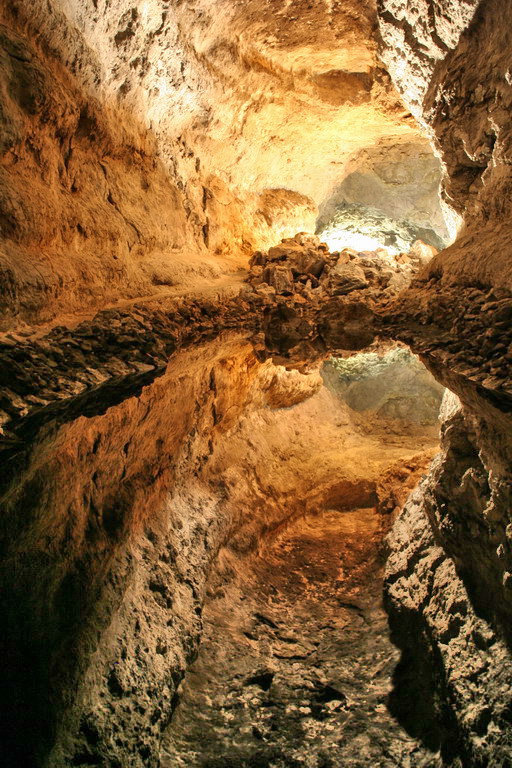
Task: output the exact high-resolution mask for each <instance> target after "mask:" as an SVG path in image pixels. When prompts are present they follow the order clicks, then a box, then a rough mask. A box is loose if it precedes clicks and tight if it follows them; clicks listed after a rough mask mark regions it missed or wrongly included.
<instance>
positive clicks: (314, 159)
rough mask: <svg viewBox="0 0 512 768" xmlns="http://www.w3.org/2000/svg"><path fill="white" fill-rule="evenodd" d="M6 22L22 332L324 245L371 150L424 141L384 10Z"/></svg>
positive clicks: (220, 6) (202, 6)
mask: <svg viewBox="0 0 512 768" xmlns="http://www.w3.org/2000/svg"><path fill="white" fill-rule="evenodd" d="M299 17H300V24H298V23H297V20H298V18H299ZM1 22H3V23H2V28H1V30H2V31H1V34H2V58H1V61H0V68H1V71H2V74H3V77H2V88H1V91H0V103H1V117H0V121H1V123H0V124H1V128H2V145H1V147H0V153H1V158H2V163H1V173H2V176H1V177H0V211H1V213H0V216H1V226H2V241H1V252H0V265H1V271H0V285H1V286H2V289H3V290H2V294H3V298H2V302H3V307H2V310H3V312H2V314H3V320H2V322H3V326H4V327H9V326H10V325H12V323H13V322H14V323H18V324H19V323H20V322H22V321H28V322H33V321H38V322H39V321H41V320H43V321H44V320H46V319H48V318H51V317H53V316H55V315H60V314H62V313H63V312H69V311H76V310H77V309H80V308H83V307H84V306H89V307H90V306H92V307H98V306H102V305H104V304H105V302H108V301H112V300H115V299H118V298H122V297H134V296H144V295H151V294H155V293H160V294H161V293H162V292H166V291H168V289H169V286H173V285H179V286H180V287H181V289H183V288H184V287H187V286H191V285H195V286H197V285H198V284H200V283H201V281H205V280H209V281H210V282H211V281H212V280H214V279H215V278H216V277H218V276H219V274H220V272H221V271H224V272H226V271H228V272H229V271H230V270H233V269H236V268H237V267H238V266H240V264H241V263H242V261H241V259H242V257H245V258H246V257H247V255H248V253H249V252H250V248H251V245H252V246H262V247H263V246H265V247H268V246H269V245H270V244H271V243H272V242H275V241H276V240H277V239H279V237H283V236H290V235H292V234H293V233H294V232H296V231H297V230H299V229H307V228H309V229H310V230H311V231H312V230H313V229H314V224H315V216H316V206H317V204H318V203H320V202H321V201H322V200H323V199H324V197H326V196H327V195H328V194H329V191H330V189H331V187H332V186H334V185H335V184H336V183H338V182H339V180H340V179H341V178H343V175H344V169H345V165H346V163H347V162H348V160H349V158H350V156H351V155H352V154H353V153H357V152H358V151H359V150H360V149H361V148H363V147H365V146H367V145H368V144H372V143H374V142H375V141H377V140H379V139H380V138H382V137H386V139H387V141H388V142H390V141H392V140H393V139H394V138H405V137H412V138H414V137H416V136H417V135H418V130H417V128H416V126H415V125H414V123H413V122H412V121H411V120H410V119H406V117H404V111H403V108H402V106H401V105H400V103H399V102H398V99H397V96H396V94H395V92H394V89H393V88H392V86H391V85H390V82H389V77H388V76H387V75H386V73H385V72H384V71H383V69H382V67H381V66H380V64H379V63H378V60H377V57H376V16H375V10H374V8H373V4H372V3H367V2H364V1H362V2H360V3H358V4H356V5H355V6H354V4H353V3H348V2H343V3H336V4H335V5H334V6H332V7H331V4H329V3H325V4H324V3H320V4H315V5H313V4H310V3H306V2H301V3H300V4H299V7H297V8H295V7H294V8H292V7H291V6H290V7H287V6H285V7H284V8H283V7H282V4H281V3H280V2H276V3H274V4H273V5H272V4H270V5H268V4H263V3H261V2H260V1H259V0H251V2H249V3H244V4H236V3H232V2H230V1H228V0H224V2H222V3H215V4H211V3H210V2H209V1H208V0H194V2H191V3H178V2H175V3H174V2H173V3H168V2H164V0H147V2H145V3H143V4H140V3H139V4H137V3H131V2H128V0H116V2H113V3H110V2H109V3H106V2H103V0H100V1H99V2H97V1H96V0H86V2H82V0H80V2H74V0H51V2H46V0H44V2H43V0H37V1H36V2H34V3H31V5H30V8H28V6H27V5H26V3H25V2H22V1H21V0H9V1H8V2H7V3H5V4H4V5H3V7H2V9H1V12H0V23H1ZM354 124H359V125H360V126H364V130H362V129H361V130H359V131H357V132H354V131H353V130H352V126H353V125H354ZM313 134H314V135H315V136H316V139H315V141H314V142H312V141H311V136H312V135H313Z"/></svg>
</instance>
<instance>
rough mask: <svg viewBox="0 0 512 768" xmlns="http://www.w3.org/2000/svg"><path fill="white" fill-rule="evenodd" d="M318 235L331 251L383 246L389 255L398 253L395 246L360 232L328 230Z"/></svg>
mask: <svg viewBox="0 0 512 768" xmlns="http://www.w3.org/2000/svg"><path fill="white" fill-rule="evenodd" d="M320 237H321V239H322V240H323V242H324V243H327V245H328V246H329V249H330V250H331V251H341V250H343V248H353V249H354V250H355V251H376V250H377V249H379V248H385V249H386V250H387V252H388V253H389V254H391V255H396V254H397V253H398V250H397V249H396V248H393V247H391V246H385V245H384V244H383V243H381V242H379V241H378V240H377V239H376V238H374V237H370V236H369V235H363V234H361V233H360V232H350V231H349V230H348V229H334V230H330V231H329V233H328V234H324V233H322V234H321V235H320Z"/></svg>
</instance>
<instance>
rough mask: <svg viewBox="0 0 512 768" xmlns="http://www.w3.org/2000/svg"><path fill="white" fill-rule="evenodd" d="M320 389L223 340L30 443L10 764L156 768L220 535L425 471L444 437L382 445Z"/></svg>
mask: <svg viewBox="0 0 512 768" xmlns="http://www.w3.org/2000/svg"><path fill="white" fill-rule="evenodd" d="M320 388H321V379H320V377H319V376H318V374H309V375H301V374H299V373H297V371H291V372H289V373H287V372H286V371H284V369H281V368H277V367H275V366H273V365H272V364H271V363H264V364H261V363H258V361H257V359H256V357H255V355H254V352H253V350H252V347H251V346H250V345H248V344H247V343H246V342H244V341H243V340H242V339H240V338H239V337H235V338H231V339H229V338H227V339H224V340H222V339H221V340H219V341H216V342H210V343H208V344H205V345H203V346H196V347H194V348H193V349H191V350H188V351H187V350H184V351H182V352H181V353H180V354H179V355H176V356H175V358H174V359H173V361H171V363H170V364H169V366H168V367H167V369H166V371H165V372H164V373H163V374H162V375H161V376H160V377H159V378H158V379H157V380H155V381H154V382H153V383H152V384H151V385H150V386H146V387H145V388H144V389H142V392H141V393H140V394H139V395H138V396H135V397H134V396H131V397H129V396H126V395H125V399H124V400H123V402H121V403H119V404H117V405H115V406H113V407H110V408H109V409H108V410H107V412H106V413H104V414H103V415H93V416H92V415H91V416H89V418H84V417H81V418H76V417H75V419H74V420H73V421H72V422H69V423H64V424H62V425H60V426H59V422H58V420H57V421H53V422H52V421H48V422H46V423H45V424H44V426H43V427H42V429H41V431H40V433H39V435H38V437H37V440H33V441H32V442H30V443H27V444H26V445H24V446H23V450H21V447H20V446H19V445H17V446H16V450H15V452H14V454H13V455H12V456H11V459H10V463H9V469H10V472H9V477H8V478H5V479H4V482H5V481H6V480H7V479H8V480H9V482H8V484H7V487H5V488H4V489H3V491H2V511H3V515H4V518H3V519H4V520H6V519H9V521H10V522H9V526H8V527H6V528H4V529H3V531H2V541H1V546H2V569H1V581H2V585H3V589H2V599H1V601H0V609H1V613H2V625H3V626H4V627H5V631H4V633H3V636H2V654H3V658H4V659H5V661H6V663H5V666H4V674H3V683H2V702H1V703H2V708H3V709H4V711H6V710H7V708H8V709H9V716H8V717H6V718H4V719H3V720H2V732H1V740H0V741H1V745H2V750H3V754H2V760H3V764H5V765H13V766H16V767H17V768H18V767H19V766H24V765H27V766H29V765H33V764H34V761H36V763H37V764H41V765H51V766H56V767H58V768H60V766H64V765H66V766H67V765H79V766H80V765H91V764H95V763H99V764H101V765H105V766H115V765H119V764H121V765H130V766H149V765H157V764H158V759H157V755H158V748H159V743H160V739H161V734H162V730H163V729H164V728H165V726H166V723H167V720H168V717H169V716H170V714H171V712H172V708H173V703H174V695H175V693H176V688H177V684H178V683H179V680H180V678H181V677H182V675H183V673H184V670H185V668H186V666H187V664H188V663H190V661H191V660H192V658H193V657H194V654H195V651H196V648H197V641H198V639H199V635H200V632H201V628H202V624H201V606H202V601H203V598H204V589H205V583H206V578H207V576H208V574H209V572H210V569H211V566H212V563H213V561H214V559H215V556H216V553H217V551H218V549H219V547H220V546H221V545H222V544H226V543H227V542H228V541H229V542H230V544H229V546H230V547H231V549H232V550H233V551H235V552H239V553H244V552H245V553H248V552H251V551H252V550H254V548H255V547H256V546H257V545H258V541H259V538H260V536H261V534H262V532H264V531H267V532H268V531H272V530H274V529H276V528H278V527H279V526H280V525H282V524H283V522H284V521H286V520H287V519H292V518H294V517H297V516H300V515H303V514H304V513H305V512H308V511H313V510H315V509H318V508H319V507H322V506H325V505H329V507H331V508H345V507H351V506H354V505H358V504H361V503H364V504H372V503H375V502H376V501H377V500H379V499H382V500H384V499H385V498H387V496H388V495H389V490H390V488H389V486H391V487H392V486H393V485H394V484H396V483H393V481H392V477H391V476H392V475H393V473H396V472H398V474H399V472H400V467H401V466H402V463H403V459H404V458H405V459H406V460H407V462H408V465H409V469H406V470H405V474H406V477H409V476H410V475H411V472H415V471H416V472H417V471H418V469H421V468H423V467H424V466H425V462H426V460H427V459H428V455H429V451H430V450H431V447H432V437H431V436H428V437H426V438H425V439H424V440H423V441H422V445H421V446H420V445H419V443H418V438H417V436H416V437H414V438H410V439H409V442H408V444H407V446H404V445H403V444H396V443H395V442H394V441H393V440H391V441H390V444H389V446H388V447H387V449H386V451H385V453H383V447H382V444H381V443H380V442H379V440H378V439H377V440H376V439H374V438H371V437H368V436H366V435H364V434H361V433H358V432H356V431H355V430H354V429H353V428H352V427H351V425H350V419H349V417H348V416H347V413H346V412H345V411H343V409H340V408H341V407H340V405H339V404H338V406H337V407H335V402H334V400H332V396H330V395H329V393H328V392H327V391H326V390H325V388H322V389H320ZM97 397H98V398H101V392H99V393H98V394H97ZM329 398H331V399H329ZM301 401H305V402H303V403H301ZM292 405H295V408H291V407H290V406H292ZM328 445H331V446H332V448H331V449H330V450H329V451H326V446H328ZM342 446H343V451H341V450H340V448H341V447H342ZM418 449H420V452H419V453H418ZM363 457H364V458H363ZM402 479H405V478H402ZM382 508H383V509H387V508H388V507H387V506H386V505H384V504H383V506H382ZM256 512H257V514H255V513H256ZM35 577H36V578H35ZM20 731H23V732H26V736H25V738H24V739H23V740H21V741H20V739H19V733H20Z"/></svg>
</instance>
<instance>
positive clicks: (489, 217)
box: [379, 0, 512, 291]
mask: <svg viewBox="0 0 512 768" xmlns="http://www.w3.org/2000/svg"><path fill="white" fill-rule="evenodd" d="M511 13H512V10H511V8H510V6H509V5H508V4H507V3H502V2H500V0H491V2H476V0H458V1H457V2H449V1H448V0H447V1H446V2H442V3H437V2H433V0H425V2H422V3H420V4H418V3H415V2H407V0H405V1H404V2H401V3H395V2H392V1H391V0H381V2H380V3H379V19H380V21H379V24H380V30H381V35H382V40H383V48H382V56H383V58H384V61H385V62H386V64H387V66H388V68H389V72H390V74H391V76H392V78H393V81H394V82H395V84H396V85H397V87H398V89H399V90H400V92H401V93H402V96H403V97H404V99H405V101H406V103H407V104H408V106H409V107H410V108H411V109H412V110H413V111H414V114H415V115H416V117H417V118H418V119H419V120H420V121H421V122H423V123H424V124H425V125H426V126H427V127H428V129H429V131H430V135H431V138H432V140H433V141H434V142H435V146H436V149H437V151H438V153H439V155H440V157H441V160H442V163H443V167H444V171H445V178H444V198H445V200H446V202H447V204H448V205H449V206H450V207H451V208H452V209H453V210H454V211H455V212H456V214H457V215H458V216H459V217H460V220H464V222H465V223H464V228H463V230H462V232H461V234H460V237H459V238H458V240H457V241H456V242H455V243H454V244H453V245H452V246H451V247H450V248H448V249H446V251H444V252H443V253H442V254H440V255H439V256H438V257H437V259H435V260H434V261H433V263H432V265H431V266H430V269H429V274H431V275H432V274H441V275H442V279H443V282H446V283H449V282H452V283H453V282H464V283H465V284H473V285H475V284H476V285H483V286H488V287H491V286H492V287H494V288H497V289H505V290H507V291H510V290H511V288H512V281H511V263H512V260H511V258H510V249H511V232H510V207H509V206H510V184H511V176H510V153H511V151H512V142H511V136H510V121H509V114H510V104H511V100H512V80H511V78H510V69H509V65H510V61H509V59H510V56H509V52H510V45H511V41H510V26H511V24H510V22H511V16H510V14H511Z"/></svg>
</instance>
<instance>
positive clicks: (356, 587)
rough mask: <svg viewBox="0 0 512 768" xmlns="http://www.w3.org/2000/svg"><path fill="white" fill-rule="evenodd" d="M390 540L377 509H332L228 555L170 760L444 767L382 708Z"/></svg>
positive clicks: (165, 752)
mask: <svg viewBox="0 0 512 768" xmlns="http://www.w3.org/2000/svg"><path fill="white" fill-rule="evenodd" d="M381 541H382V530H381V518H379V516H378V515H377V514H376V513H375V512H374V510H373V509H359V510H354V511H351V512H341V513H340V512H329V511H326V512H323V513H321V514H319V515H315V516H310V517H308V518H306V519H302V520H300V521H298V522H296V523H294V524H293V525H292V526H291V527H289V528H288V529H287V530H286V531H284V532H282V533H281V534H280V536H278V537H277V538H276V539H274V541H273V542H272V543H271V544H269V545H267V546H266V547H265V549H264V551H262V552H261V553H260V555H259V556H254V557H253V558H250V559H249V560H245V561H243V564H241V561H234V560H233V559H232V557H231V556H228V555H227V554H226V553H225V554H224V555H223V556H222V557H221V563H222V564H223V565H222V566H221V568H220V571H222V573H221V574H220V575H219V576H218V582H217V583H216V584H215V585H213V586H212V589H211V595H210V600H209V602H208V603H207V606H206V608H205V613H204V619H205V633H204V638H203V642H202V645H201V648H200V652H199V656H198V658H197V660H196V662H195V664H194V665H193V667H192V668H191V670H190V671H189V673H188V674H187V677H186V679H185V681H184V684H183V687H182V692H181V698H180V704H179V706H178V708H177V710H176V712H175V714H174V717H173V720H172V722H171V724H170V726H169V728H168V730H167V733H166V735H165V738H164V742H163V749H162V762H161V766H162V768H171V767H172V768H178V767H180V768H181V767H183V768H246V767H247V768H330V767H331V766H332V767H333V768H334V766H336V767H337V768H338V767H341V766H343V768H352V767H354V768H355V766H358V767H359V766H360V767H361V768H363V767H364V768H373V767H374V766H382V767H383V768H384V767H386V768H388V767H389V768H391V766H400V768H407V767H409V768H416V767H420V766H421V767H422V768H427V767H428V768H434V766H438V765H439V759H438V757H437V755H433V754H432V753H429V752H427V751H426V750H425V749H424V748H423V747H422V746H421V745H420V744H419V743H418V742H416V741H415V740H414V739H412V738H410V737H409V736H408V735H407V734H406V732H405V731H404V730H403V729H402V728H401V726H400V725H399V723H398V722H396V721H395V720H394V719H393V718H392V717H391V715H390V714H389V712H388V710H387V707H386V700H387V696H388V693H389V691H390V688H391V678H392V674H393V670H394V668H395V666H396V664H397V661H398V651H397V650H396V649H395V647H394V646H393V645H392V644H391V642H390V640H389V639H388V634H387V621H386V615H385V613H384V612H383V610H382V608H381V604H380V593H381V587H382V585H381V579H380V555H379V553H380V548H381ZM219 573H220V572H219Z"/></svg>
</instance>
